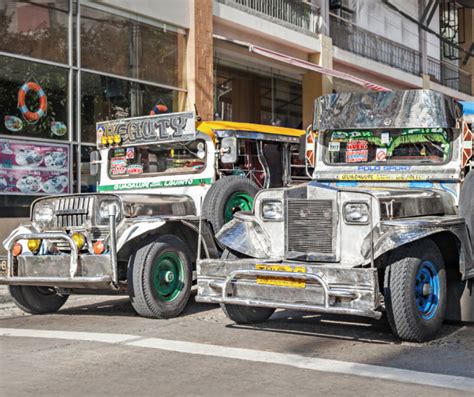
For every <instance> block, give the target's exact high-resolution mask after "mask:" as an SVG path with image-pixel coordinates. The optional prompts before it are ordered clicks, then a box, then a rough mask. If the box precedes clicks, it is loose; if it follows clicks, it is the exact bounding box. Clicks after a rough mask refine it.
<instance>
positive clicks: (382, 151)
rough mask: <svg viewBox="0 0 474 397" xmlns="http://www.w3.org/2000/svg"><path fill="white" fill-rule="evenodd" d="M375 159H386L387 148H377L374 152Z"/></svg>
mask: <svg viewBox="0 0 474 397" xmlns="http://www.w3.org/2000/svg"><path fill="white" fill-rule="evenodd" d="M375 157H376V159H377V161H387V149H386V148H377V152H376V154H375Z"/></svg>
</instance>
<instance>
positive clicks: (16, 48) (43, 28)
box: [0, 0, 69, 63]
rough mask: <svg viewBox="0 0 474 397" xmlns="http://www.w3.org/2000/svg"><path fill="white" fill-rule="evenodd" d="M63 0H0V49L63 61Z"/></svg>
mask: <svg viewBox="0 0 474 397" xmlns="http://www.w3.org/2000/svg"><path fill="white" fill-rule="evenodd" d="M68 4H69V2H68V1H67V0H56V1H42V2H36V3H32V2H21V1H9V0H0V51H6V52H10V53H15V54H21V55H26V56H29V57H33V58H41V59H47V60H49V61H55V62H60V63H67V51H68V47H67V39H68V7H69V6H68Z"/></svg>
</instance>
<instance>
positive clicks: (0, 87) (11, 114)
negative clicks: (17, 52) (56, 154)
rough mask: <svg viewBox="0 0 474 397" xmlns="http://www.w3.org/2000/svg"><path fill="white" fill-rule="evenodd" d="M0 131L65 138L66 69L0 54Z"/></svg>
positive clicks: (66, 120) (66, 117) (66, 134)
mask: <svg viewBox="0 0 474 397" xmlns="http://www.w3.org/2000/svg"><path fill="white" fill-rule="evenodd" d="M0 70H1V71H2V73H1V75H0V120H1V124H0V133H2V134H6V135H14V136H31V137H37V138H49V139H61V140H67V139H68V125H67V122H68V107H67V104H68V95H67V88H68V70H67V69H63V68H59V67H55V66H49V65H42V64H39V63H35V62H28V61H23V60H19V59H14V58H10V57H0Z"/></svg>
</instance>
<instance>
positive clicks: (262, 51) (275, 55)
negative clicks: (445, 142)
mask: <svg viewBox="0 0 474 397" xmlns="http://www.w3.org/2000/svg"><path fill="white" fill-rule="evenodd" d="M248 46H249V49H250V51H251V52H254V53H255V54H258V55H261V56H264V57H267V58H271V59H274V60H276V61H280V62H284V63H287V64H290V65H294V66H298V67H300V68H303V69H307V70H311V71H313V72H318V73H322V74H326V75H328V76H332V77H337V78H339V79H342V80H347V81H351V82H352V83H355V84H358V85H360V86H362V87H365V88H368V89H370V90H375V91H391V89H390V88H387V87H383V86H381V85H378V84H375V83H371V82H370V81H367V80H364V79H360V78H359V77H356V76H352V75H350V74H347V73H344V72H340V71H338V70H334V69H329V68H325V67H322V66H319V65H316V64H315V63H311V62H308V61H304V60H302V59H297V58H293V57H291V56H289V55H285V54H281V53H279V52H276V51H273V50H269V49H267V48H263V47H259V46H256V45H253V44H249V45H248Z"/></svg>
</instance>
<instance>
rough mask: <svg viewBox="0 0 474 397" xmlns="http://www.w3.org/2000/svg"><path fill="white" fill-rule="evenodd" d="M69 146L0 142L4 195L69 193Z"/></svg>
mask: <svg viewBox="0 0 474 397" xmlns="http://www.w3.org/2000/svg"><path fill="white" fill-rule="evenodd" d="M69 181H70V174H69V147H68V146H67V145H58V144H54V145H49V144H43V143H33V144H30V143H26V142H24V141H20V140H13V139H1V140H0V192H1V193H2V194H28V195H39V194H58V193H69Z"/></svg>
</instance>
